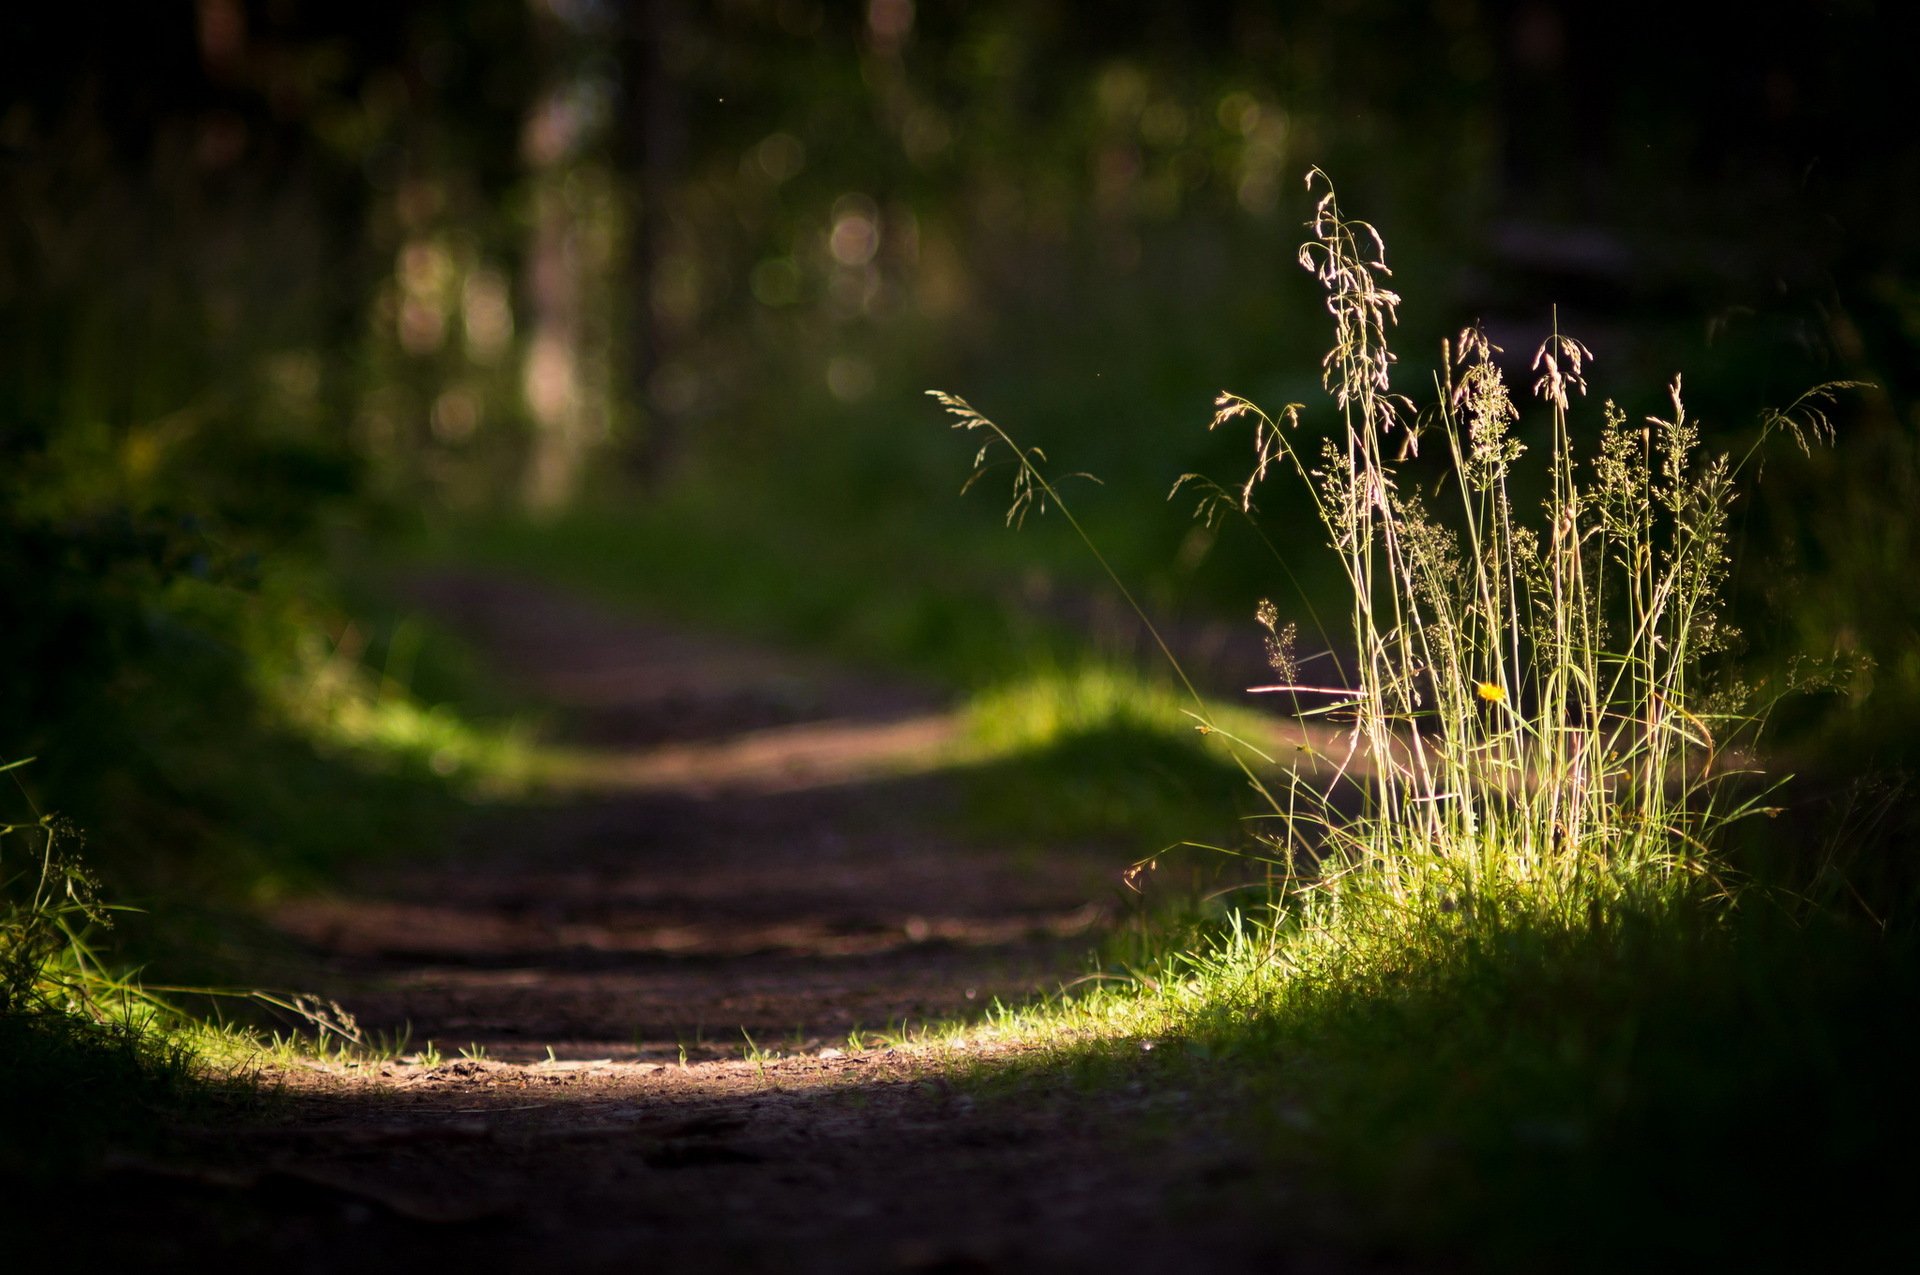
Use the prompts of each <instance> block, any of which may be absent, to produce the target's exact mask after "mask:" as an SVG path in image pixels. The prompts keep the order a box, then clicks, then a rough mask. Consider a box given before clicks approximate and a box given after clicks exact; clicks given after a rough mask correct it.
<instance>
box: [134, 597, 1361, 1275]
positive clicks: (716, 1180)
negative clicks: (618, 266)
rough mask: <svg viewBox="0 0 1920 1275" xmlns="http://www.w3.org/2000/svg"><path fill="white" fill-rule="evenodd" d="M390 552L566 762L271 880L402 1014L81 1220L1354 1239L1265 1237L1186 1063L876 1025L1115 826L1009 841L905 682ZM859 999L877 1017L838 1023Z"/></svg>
mask: <svg viewBox="0 0 1920 1275" xmlns="http://www.w3.org/2000/svg"><path fill="white" fill-rule="evenodd" d="M409 588H410V590H411V592H412V594H413V596H414V597H415V599H416V600H417V602H418V604H419V605H420V606H421V607H422V608H424V609H426V610H427V611H429V612H430V613H431V614H433V615H434V616H435V617H436V618H437V619H438V620H439V621H440V622H442V623H443V624H446V625H448V626H451V627H453V628H454V629H456V630H457V631H459V632H460V633H461V634H463V635H464V636H465V637H466V638H467V639H468V640H470V641H471V642H472V643H473V644H475V645H476V646H477V647H478V648H479V650H480V651H481V652H482V653H483V654H484V655H485V656H486V657H487V658H488V659H490V660H491V661H492V662H493V663H494V665H495V666H496V667H497V668H498V669H499V670H501V671H502V673H503V675H505V676H507V677H509V678H511V679H512V680H513V681H514V682H515V683H517V685H518V687H519V689H520V691H521V692H523V693H524V694H526V695H527V696H529V697H532V698H534V699H537V700H538V701H540V702H543V703H546V704H548V705H551V706H552V709H553V712H554V714H555V720H556V723H557V725H558V727H559V729H561V730H562V731H564V732H565V733H566V735H567V736H568V737H569V738H570V739H572V740H575V741H577V742H578V743H579V744H580V745H581V746H582V747H583V748H589V749H591V750H592V751H591V753H590V754H589V755H587V756H584V757H583V759H582V764H581V765H580V766H579V767H577V768H576V774H575V776H574V780H575V782H574V783H573V785H572V787H571V789H570V790H569V791H566V792H559V793H554V794H549V795H548V796H547V797H546V798H544V799H542V800H539V801H531V802H527V803H524V804H521V805H518V806H514V807H511V808H501V807H488V808H484V809H479V810H477V811H476V813H475V815H474V816H473V817H472V819H471V820H470V821H469V823H468V826H467V827H466V828H464V829H463V830H462V831H461V832H460V834H459V836H458V838H457V842H456V844H455V846H454V847H453V848H452V850H451V851H450V852H449V853H448V854H447V855H446V856H444V857H442V858H436V859H432V860H430V861H422V860H421V859H419V858H417V857H414V858H409V857H405V856H399V857H396V860H395V861H394V862H393V863H391V864H390V865H387V866H383V867H379V868H377V869H373V870H369V871H367V872H365V873H364V874H362V875H361V876H359V877H358V878H357V879H355V880H353V881H352V882H350V883H349V884H348V885H347V886H345V887H343V888H342V889H341V890H340V891H339V892H338V893H336V894H334V895H331V896H328V897H321V898H306V899H299V900H294V901H290V902H288V903H286V904H285V905H284V906H282V907H280V908H279V909H278V910H277V911H276V913H275V914H274V916H273V918H272V919H273V921H274V923H275V924H276V925H277V926H279V927H280V928H281V929H282V930H283V931H284V933H285V934H287V935H288V936H290V938H291V939H292V940H293V941H294V942H295V943H297V944H298V946H299V949H300V950H301V951H302V952H304V953H305V968H304V977H305V984H304V985H306V986H310V987H313V988H315V989H316V990H318V991H321V992H323V993H324V994H326V995H330V996H333V997H335V998H337V999H338V1000H339V1001H340V1002H341V1003H342V1004H343V1005H345V1006H347V1007H348V1008H349V1009H351V1010H352V1011H353V1012H354V1013H355V1014H356V1015H357V1016H358V1018H359V1021H360V1024H361V1026H362V1027H363V1028H364V1029H366V1030H367V1031H369V1032H372V1033H380V1034H386V1035H389V1036H397V1035H401V1034H406V1035H407V1036H408V1038H409V1039H410V1041H411V1042H412V1043H411V1048H412V1049H414V1050H415V1051H416V1053H414V1054H413V1055H410V1056H409V1060H408V1061H396V1062H386V1063H367V1064H362V1065H358V1066H345V1065H337V1066H321V1065H318V1064H309V1065H306V1066H303V1067H298V1068H293V1069H289V1070H287V1071H286V1072H285V1073H284V1074H282V1075H279V1076H277V1077H276V1079H277V1080H278V1082H279V1084H280V1087H281V1092H282V1100H281V1101H279V1102H276V1103H274V1104H271V1105H270V1106H269V1108H268V1110H267V1111H266V1112H265V1113H256V1114H255V1115H253V1116H252V1117H250V1118H247V1119H244V1120H241V1121H240V1122H239V1123H238V1124H232V1123H228V1122H222V1123H221V1124H220V1125H219V1127H217V1128H204V1129H182V1130H178V1131H177V1133H176V1136H175V1138H174V1141H173V1145H172V1147H171V1149H170V1150H169V1151H168V1152H167V1153H166V1154H164V1155H160V1156H157V1157H144V1158H138V1159H135V1158H126V1157H123V1158H122V1159H120V1160H118V1161H116V1162H115V1164H114V1166H113V1169H112V1175H111V1176H112V1179H113V1180H112V1181H111V1182H110V1183H109V1184H108V1187H109V1189H111V1190H112V1191H114V1192H115V1195H116V1198H118V1199H121V1200H124V1201H126V1202H127V1203H126V1209H127V1212H126V1214H125V1217H126V1221H127V1229H126V1233H125V1234H120V1233H119V1232H118V1230H116V1233H115V1234H113V1235H102V1236H99V1237H98V1241H97V1247H98V1248H99V1250H100V1251H99V1252H98V1254H96V1256H98V1257H100V1258H102V1259H106V1258H109V1257H124V1258H128V1259H132V1260H137V1261H139V1262H141V1263H142V1265H143V1266H144V1267H146V1268H154V1269H158V1268H166V1267H170V1266H172V1265H175V1264H180V1265H184V1264H186V1263H187V1262H190V1261H191V1262H195V1263H196V1264H202V1263H204V1262H205V1261H206V1260H207V1257H208V1254H209V1253H223V1254H232V1255H244V1256H245V1258H246V1260H247V1261H248V1263H249V1265H253V1264H256V1263H257V1264H260V1265H263V1266H265V1267H267V1268H270V1269H275V1270H282V1271H306V1270H313V1271H319V1270H323V1269H324V1270H327V1271H336V1270H340V1269H347V1270H352V1269H355V1268H363V1269H364V1268H367V1267H373V1268H377V1269H382V1270H384V1269H389V1268H393V1269H400V1268H407V1269H421V1268H425V1267H428V1266H429V1265H431V1266H434V1267H454V1268H457V1269H472V1270H500V1269H510V1268H514V1267H520V1268H525V1269H536V1268H537V1269H545V1270H562V1271H599V1270H608V1271H613V1270H620V1271H630V1270H634V1269H636V1268H641V1267H644V1266H652V1267H660V1266H662V1265H670V1264H674V1263H681V1262H684V1263H689V1264H692V1266H694V1267H695V1268H698V1269H729V1270H781V1271H786V1270H801V1271H810V1270H836V1271H839V1270H856V1271H858V1270H874V1271H976V1270H977V1271H997V1270H1007V1271H1013V1270H1020V1271H1025V1270H1036V1269H1040V1270H1080V1269H1084V1270H1096V1269H1097V1270H1103V1271H1131V1270H1172V1269H1181V1270H1186V1269H1201V1270H1262V1271H1265V1270H1274V1269H1349V1268H1351V1267H1353V1266H1355V1265H1357V1264H1358V1263H1356V1261H1354V1260H1353V1259H1351V1258H1348V1257H1340V1256H1338V1255H1333V1254H1329V1253H1328V1252H1326V1251H1324V1250H1319V1249H1314V1248H1311V1247H1306V1246H1303V1245H1302V1243H1301V1242H1300V1241H1299V1240H1297V1239H1289V1238H1288V1236H1289V1235H1290V1234H1291V1235H1298V1234H1299V1230H1298V1228H1296V1227H1295V1226H1293V1225H1291V1224H1289V1223H1285V1222H1283V1220H1282V1219H1283V1218H1284V1217H1285V1216H1286V1215H1287V1213H1288V1210H1289V1208H1291V1207H1292V1206H1291V1205H1290V1204H1289V1200H1288V1197H1287V1196H1286V1195H1285V1192H1284V1191H1283V1190H1282V1189H1281V1188H1280V1187H1278V1186H1275V1185H1274V1184H1273V1183H1272V1182H1271V1180H1270V1177H1268V1178H1263V1177H1262V1175H1260V1174H1258V1173H1255V1172H1254V1170H1253V1167H1252V1166H1251V1165H1250V1164H1249V1163H1248V1161H1247V1157H1246V1156H1245V1154H1244V1152H1243V1151H1241V1150H1239V1149H1238V1148H1237V1146H1236V1144H1235V1142H1234V1141H1233V1140H1232V1139H1231V1138H1229V1137H1227V1136H1225V1134H1223V1133H1222V1132H1221V1130H1220V1129H1219V1128H1218V1127H1216V1126H1217V1123H1218V1122H1217V1120H1215V1119H1214V1118H1212V1117H1209V1116H1208V1115H1207V1110H1208V1108H1207V1105H1206V1099H1205V1095H1196V1094H1191V1093H1180V1092H1172V1093H1169V1092H1163V1091H1160V1090H1159V1089H1157V1088H1156V1087H1154V1086H1151V1085H1147V1084H1135V1085H1132V1086H1131V1087H1127V1086H1122V1087H1121V1088H1120V1089H1118V1090H1112V1089H1107V1090H1091V1091H1089V1090H1085V1089H1083V1088H1081V1087H1077V1086H1076V1085H1075V1084H1073V1083H1072V1082H1071V1081H1070V1079H1069V1078H1068V1077H1066V1076H1057V1077H1049V1076H1048V1075H1047V1074H1046V1072H1045V1071H1044V1069H1041V1070H1040V1071H1039V1072H1038V1073H1037V1074H1036V1075H1034V1076H1032V1077H1030V1078H1029V1079H1028V1080H1027V1081H1026V1082H1025V1083H1023V1084H1022V1085H1021V1086H1019V1087H1018V1088H1017V1089H1015V1090H1012V1091H1011V1092H1005V1093H981V1092H978V1091H977V1090H976V1088H975V1087H973V1086H969V1085H964V1084H963V1085H956V1084H955V1083H954V1082H953V1080H952V1078H950V1075H949V1074H947V1073H946V1071H945V1070H943V1069H950V1068H951V1067H952V1066H953V1063H954V1059H953V1057H952V1056H951V1055H950V1054H943V1053H939V1052H937V1051H929V1050H926V1049H924V1048H918V1047H914V1046H911V1045H907V1044H905V1043H903V1042H902V1041H901V1039H900V1036H899V1034H898V1029H899V1028H900V1027H901V1026H902V1025H903V1024H908V1025H910V1024H918V1023H922V1022H926V1021H929V1020H934V1019H950V1018H954V1017H964V1016H966V1015H968V1014H969V1013H977V1012H979V1011H980V1010H981V1009H983V1008H984V1007H985V1006H986V1005H988V1004H990V1003H991V1001H992V1000H993V999H994V998H996V997H998V998H1002V999H1005V1000H1008V1001H1018V1000H1021V999H1024V998H1027V997H1030V996H1033V995H1035V994H1039V993H1045V992H1047V991H1050V990H1052V989H1055V988H1057V987H1058V986H1059V985H1060V984H1061V982H1062V980H1064V979H1070V978H1072V977H1073V976H1075V975H1076V974H1078V973H1079V972H1081V970H1082V969H1083V968H1084V964H1085V960H1086V955H1087V953H1088V951H1089V950H1090V949H1091V948H1092V946H1093V945H1094V943H1095V941H1096V939H1097V936H1098V934H1099V932H1100V930H1101V928H1102V927H1103V926H1106V925H1108V924H1110V923H1112V921H1113V919H1114V918H1115V916H1116V914H1117V908H1118V906H1119V904H1118V901H1119V900H1120V898H1121V891H1120V887H1119V870H1120V869H1121V868H1122V867H1124V855H1123V854H1122V853H1120V852H1118V851H1111V852H1106V853H1101V852H1097V851H1096V852H1091V853H1090V852H1088V851H1086V850H1084V849H1082V850H1080V851H1073V850H1062V851H1061V852H1059V853H1049V854H1044V855H1037V854H1034V853H1032V852H1031V851H1026V852H1023V851H1018V850H1013V849H1007V848H1003V847H995V846H992V845H983V844H979V843H978V841H977V840H974V839H970V838H968V837H966V836H964V835H961V833H959V832H958V831H956V829H957V828H959V827H961V826H962V824H963V821H962V820H960V819H959V818H957V814H958V812H959V805H958V803H959V796H958V794H957V791H956V784H955V782H954V779H953V777H952V776H951V775H950V774H947V773H943V772H942V770H941V769H940V763H941V757H942V754H941V749H942V747H943V745H944V744H945V743H946V742H947V741H949V740H950V739H951V738H952V736H953V733H954V731H955V729H956V727H955V724H954V721H953V719H952V717H951V715H950V714H949V713H948V712H947V710H946V707H945V705H943V704H942V702H941V700H940V698H939V697H938V696H937V695H935V694H933V693H931V692H930V691H928V690H927V689H926V688H922V687H915V686H913V685H910V684H907V683H904V682H901V681H898V680H894V679H885V678H878V677H874V676H872V675H868V674H863V673H857V672H854V671H851V670H846V669H839V668H833V667H828V666H825V665H822V664H819V663H817V662H813V661H808V660H803V659H798V658H794V657H791V656H789V655H786V654H783V653H780V652H776V651H770V650H766V649H762V648H759V647H755V646H752V645H749V644H744V643H738V642H731V641H723V640H720V639H717V638H714V637H711V636H708V635H703V634H692V633H688V632H685V631H682V630H680V629H678V628H675V627H673V626H669V625H662V624H657V623H647V622H641V621H638V620H634V619H631V618H626V617H617V616H614V615H612V614H610V613H608V612H606V611H604V610H602V609H599V608H597V607H595V606H592V605H589V604H587V603H586V602H584V601H582V600H580V599H578V598H575V597H571V596H567V595H564V594H561V593H558V592H556V591H554V590H552V589H550V588H547V587H544V586H538V585H534V584H532V583H529V582H526V581H518V580H510V579H504V578H500V577H497V576H492V575H480V574H453V573H440V574H435V575H432V576H428V577H423V578H419V579H416V580H414V581H412V582H411V584H410V585H409ZM889 1028H891V1029H894V1035H893V1036H892V1041H893V1043H892V1044H891V1045H889V1044H887V1043H886V1040H887V1038H886V1037H876V1036H875V1035H874V1034H873V1033H876V1032H884V1031H886V1030H887V1029H889ZM749 1039H750V1041H751V1042H752V1044H753V1045H754V1046H756V1048H755V1049H752V1050H749V1049H748V1048H747V1046H748V1042H749ZM429 1041H431V1042H432V1045H433V1049H434V1051H437V1054H438V1058H437V1059H436V1058H435V1057H434V1056H433V1055H432V1054H431V1053H427V1052H426V1043H427V1042H429ZM996 1049H997V1050H998V1051H1000V1052H998V1053H996V1052H994V1050H996ZM775 1052H777V1053H778V1054H780V1055H781V1056H779V1057H768V1056H767V1054H768V1053H775ZM975 1054H976V1056H977V1059H978V1062H979V1063H980V1065H981V1066H982V1067H986V1068H992V1067H994V1066H997V1065H1000V1064H1001V1063H1007V1062H1012V1063H1018V1062H1022V1061H1023V1059H1022V1058H1021V1057H1020V1054H1019V1051H1018V1049H1017V1048H1015V1047H1009V1046H995V1047H982V1048H980V1049H977V1050H975ZM463 1055H464V1056H463ZM1228 1084H1229V1078H1228V1077H1222V1078H1221V1085H1222V1087H1223V1088H1224V1087H1225V1086H1227V1085H1228ZM1248 1183H1254V1184H1256V1185H1255V1186H1254V1187H1252V1188H1248V1189H1236V1188H1245V1187H1246V1185H1247V1184H1248ZM123 1250H124V1251H123ZM219 1264H220V1263H218V1262H216V1263H215V1265H216V1266H217V1265H219Z"/></svg>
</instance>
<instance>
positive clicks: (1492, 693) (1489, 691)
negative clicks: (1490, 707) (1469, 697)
mask: <svg viewBox="0 0 1920 1275" xmlns="http://www.w3.org/2000/svg"><path fill="white" fill-rule="evenodd" d="M1473 689H1474V691H1475V693H1477V694H1478V695H1479V696H1480V698H1481V699H1483V700H1485V701H1487V703H1489V704H1498V703H1499V702H1500V701H1501V700H1504V699H1505V698H1506V697H1507V693H1506V692H1505V691H1503V690H1501V689H1500V688H1499V687H1498V686H1495V685H1494V684H1493V683H1492V682H1481V683H1479V684H1478V685H1476V686H1475V687H1474V688H1473Z"/></svg>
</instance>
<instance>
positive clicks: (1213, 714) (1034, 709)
mask: <svg viewBox="0 0 1920 1275" xmlns="http://www.w3.org/2000/svg"><path fill="white" fill-rule="evenodd" d="M966 724H967V730H966V735H965V743H964V745H963V747H964V748H965V749H966V750H967V751H968V753H969V758H968V759H969V760H975V761H985V760H994V759H998V758H1004V757H1013V756H1018V755H1020V754H1023V753H1035V752H1043V751H1045V750H1047V749H1050V748H1057V747H1059V746H1061V745H1062V744H1066V743H1070V742H1072V741H1075V740H1081V739H1088V738H1099V737H1110V738H1115V739H1119V738H1154V737H1157V738H1160V739H1162V740H1167V741H1186V740H1195V741H1199V742H1202V743H1203V746H1205V747H1206V748H1207V749H1208V751H1209V752H1213V751H1214V750H1216V749H1217V750H1219V755H1220V756H1221V757H1222V758H1223V759H1224V758H1225V756H1226V752H1227V749H1228V748H1230V747H1232V746H1233V745H1234V743H1235V742H1236V741H1237V742H1239V743H1240V744H1242V745H1243V747H1241V749H1240V751H1241V754H1242V756H1243V757H1245V758H1246V759H1247V760H1248V761H1249V762H1257V761H1259V760H1260V757H1259V755H1258V754H1262V753H1270V752H1271V751H1272V749H1273V747H1274V744H1275V742H1276V740H1277V739H1278V737H1279V736H1278V723H1276V722H1275V721H1274V720H1273V719H1270V718H1267V717H1264V716H1262V715H1260V714H1258V713H1254V712H1250V711H1247V710H1244V709H1236V708H1232V707H1228V706H1224V705H1220V704H1215V703H1205V704H1201V703H1197V702H1196V701H1195V700H1194V699H1193V698H1192V697H1191V696H1189V695H1187V694H1185V693H1183V692H1182V691H1181V690H1180V689H1179V688H1177V687H1176V686H1174V685H1173V684H1172V683H1170V682H1168V681H1166V680H1164V679H1156V678H1152V677H1149V676H1148V675H1146V674H1144V673H1141V672H1140V671H1138V670H1135V669H1131V668H1127V667H1125V666H1121V665H1113V664H1085V665H1081V666H1078V667H1075V668H1053V669H1043V670H1040V671H1037V672H1035V673H1033V674H1030V675H1029V676H1027V677H1025V678H1022V679H1020V680H1018V681H1014V682H1008V683H1004V684H1001V685H999V686H995V687H992V688H990V689H988V690H986V691H983V692H981V693H979V694H978V695H976V696H975V697H974V698H973V700H972V701H971V702H970V703H969V704H968V706H967V712H966Z"/></svg>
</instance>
